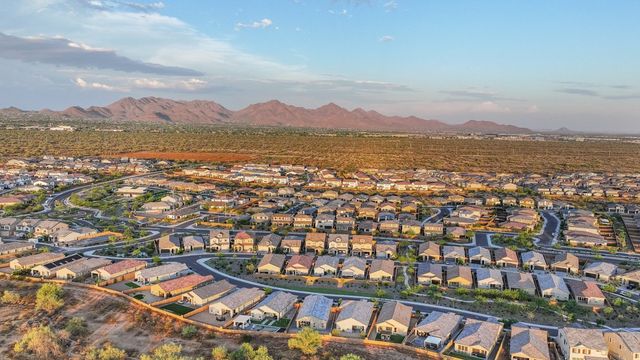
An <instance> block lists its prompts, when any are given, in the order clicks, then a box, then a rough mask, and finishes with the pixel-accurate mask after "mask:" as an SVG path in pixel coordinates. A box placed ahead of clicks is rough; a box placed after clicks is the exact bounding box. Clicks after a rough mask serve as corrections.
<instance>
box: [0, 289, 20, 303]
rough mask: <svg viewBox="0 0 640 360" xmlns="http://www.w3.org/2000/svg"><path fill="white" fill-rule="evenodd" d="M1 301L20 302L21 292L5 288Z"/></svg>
mask: <svg viewBox="0 0 640 360" xmlns="http://www.w3.org/2000/svg"><path fill="white" fill-rule="evenodd" d="M0 302H1V303H3V304H17V303H19V302H20V294H18V293H17V292H14V291H11V290H5V291H4V293H2V297H1V298H0Z"/></svg>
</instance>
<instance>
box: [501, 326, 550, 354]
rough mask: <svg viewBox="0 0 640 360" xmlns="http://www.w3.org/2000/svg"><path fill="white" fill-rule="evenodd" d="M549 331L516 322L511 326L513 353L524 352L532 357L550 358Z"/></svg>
mask: <svg viewBox="0 0 640 360" xmlns="http://www.w3.org/2000/svg"><path fill="white" fill-rule="evenodd" d="M547 336H548V335H547V332H546V331H544V330H541V329H533V328H528V327H525V326H520V325H518V324H515V325H513V326H512V327H511V343H510V349H511V354H524V355H526V356H528V357H529V358H531V359H540V360H543V359H549V358H550V356H549V345H548V342H547Z"/></svg>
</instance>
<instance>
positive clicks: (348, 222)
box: [336, 216, 356, 233]
mask: <svg viewBox="0 0 640 360" xmlns="http://www.w3.org/2000/svg"><path fill="white" fill-rule="evenodd" d="M355 228H356V219H354V218H352V217H349V216H336V231H338V232H343V233H344V232H351V231H353V229H355Z"/></svg>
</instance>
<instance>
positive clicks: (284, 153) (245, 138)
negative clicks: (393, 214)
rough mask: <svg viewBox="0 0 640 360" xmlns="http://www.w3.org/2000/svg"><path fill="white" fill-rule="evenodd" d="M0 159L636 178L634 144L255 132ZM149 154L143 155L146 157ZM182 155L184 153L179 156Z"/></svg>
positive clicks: (77, 139)
mask: <svg viewBox="0 0 640 360" xmlns="http://www.w3.org/2000/svg"><path fill="white" fill-rule="evenodd" d="M0 138H2V139H3V141H2V143H1V144H0V158H10V157H16V156H35V155H45V154H48V155H72V156H80V155H90V156H114V155H120V154H122V155H131V154H132V153H137V152H143V153H142V155H145V154H146V155H151V154H153V153H157V154H155V156H157V157H160V158H166V157H174V158H184V159H194V160H196V159H202V160H203V161H212V162H222V161H241V160H242V159H247V157H250V158H251V159H253V160H252V161H261V162H272V163H285V164H305V165H315V166H321V167H333V168H338V169H343V170H354V169H357V168H372V167H375V168H416V167H422V168H431V169H442V170H453V171H497V172H502V171H505V172H541V173H549V172H554V171H598V172H605V171H617V172H626V171H629V172H631V171H640V162H638V161H636V160H637V156H638V154H639V153H640V144H632V143H623V142H613V141H592V142H589V141H585V142H577V141H545V142H539V141H506V140H469V139H453V138H452V139H428V138H425V137H420V136H408V135H407V136H393V135H392V134H387V135H378V136H365V135H362V134H358V133H335V134H326V133H325V134H318V133H314V132H305V131H286V130H275V129H272V130H261V129H219V128H210V129H191V130H190V129H182V130H180V131H175V130H170V129H165V130H164V131H157V132H154V131H141V130H136V129H133V130H130V131H123V132H97V131H91V130H82V131H75V132H73V133H66V132H54V131H30V130H15V129H11V130H8V129H3V130H0ZM150 152H151V153H150ZM184 153H192V155H186V154H184Z"/></svg>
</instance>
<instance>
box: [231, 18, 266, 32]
mask: <svg viewBox="0 0 640 360" xmlns="http://www.w3.org/2000/svg"><path fill="white" fill-rule="evenodd" d="M271 25H273V21H272V20H271V19H268V18H264V19H262V20H260V21H254V22H250V23H241V22H239V23H237V24H236V30H241V29H266V28H268V27H269V26H271Z"/></svg>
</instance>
